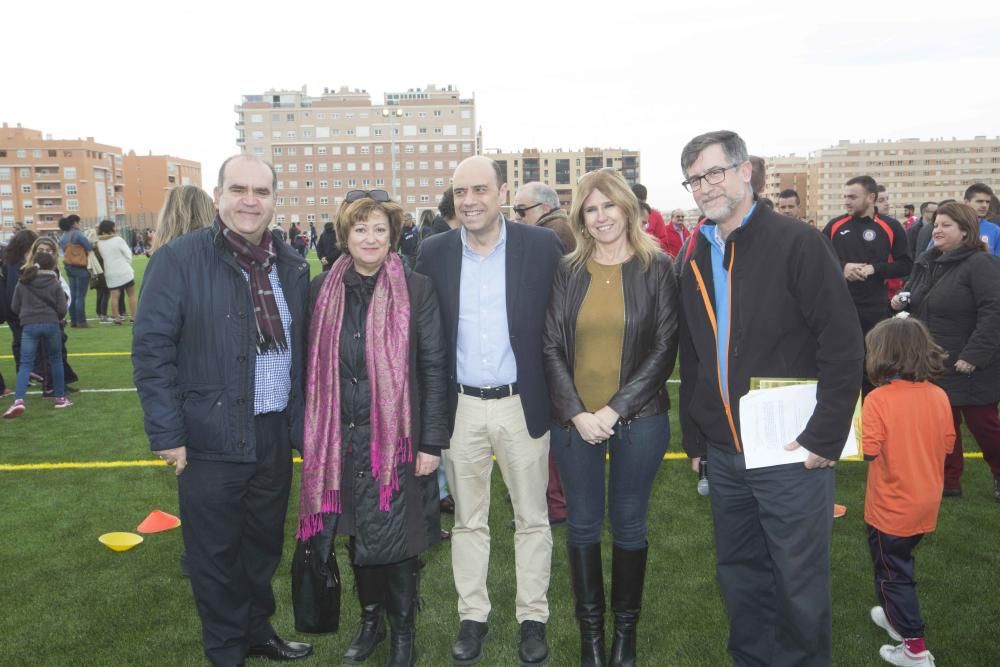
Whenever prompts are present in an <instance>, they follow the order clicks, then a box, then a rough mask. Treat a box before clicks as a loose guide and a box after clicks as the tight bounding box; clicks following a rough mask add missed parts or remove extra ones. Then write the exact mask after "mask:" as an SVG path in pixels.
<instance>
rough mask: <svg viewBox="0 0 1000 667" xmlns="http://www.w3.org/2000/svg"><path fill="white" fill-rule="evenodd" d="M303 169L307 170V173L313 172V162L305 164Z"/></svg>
mask: <svg viewBox="0 0 1000 667" xmlns="http://www.w3.org/2000/svg"><path fill="white" fill-rule="evenodd" d="M302 170H303V171H305V172H306V173H307V174H311V173H312V170H313V166H312V164H304V165H302Z"/></svg>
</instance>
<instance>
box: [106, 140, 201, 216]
mask: <svg viewBox="0 0 1000 667" xmlns="http://www.w3.org/2000/svg"><path fill="white" fill-rule="evenodd" d="M122 163H123V165H124V175H125V192H126V193H127V195H128V196H127V197H126V199H125V204H126V206H125V209H126V221H127V224H128V225H129V226H130V227H132V228H134V229H146V228H149V229H152V228H155V227H156V220H157V218H158V217H159V214H160V209H161V208H163V202H164V201H165V200H166V198H167V192H169V191H170V190H171V189H173V188H174V187H176V186H178V185H196V186H198V187H199V188H200V187H202V182H201V163H199V162H195V161H193V160H185V159H184V158H179V157H173V156H171V155H153V154H152V153H150V154H149V155H136V154H135V151H129V152H128V153H126V154H125V155H124V157H123V159H122Z"/></svg>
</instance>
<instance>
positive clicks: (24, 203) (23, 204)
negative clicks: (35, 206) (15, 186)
mask: <svg viewBox="0 0 1000 667" xmlns="http://www.w3.org/2000/svg"><path fill="white" fill-rule="evenodd" d="M22 206H24V208H31V207H32V203H31V200H30V199H25V200H24V201H23V202H22Z"/></svg>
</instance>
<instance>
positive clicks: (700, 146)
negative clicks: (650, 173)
mask: <svg viewBox="0 0 1000 667" xmlns="http://www.w3.org/2000/svg"><path fill="white" fill-rule="evenodd" d="M714 144H721V145H722V150H723V151H724V152H725V153H726V157H727V158H728V159H729V161H730V163H732V164H743V163H744V162H746V161H747V160H748V159H749V156H748V155H747V145H746V143H745V142H744V141H743V139H742V138H740V135H738V134H736V133H735V132H732V131H730V130H717V131H715V132H706V133H705V134H699V135H698V136H697V137H695V138H694V139H692V140H691V141H689V142H688V143H687V146H685V147H684V150H682V151H681V171H682V172H683V173H684V176H685V177H686V176H687V170H688V167H690V166H691V165H692V164H694V161H695V160H697V159H698V156H699V155H701V152H702V151H703V150H705V149H706V148H708V147H709V146H712V145H714Z"/></svg>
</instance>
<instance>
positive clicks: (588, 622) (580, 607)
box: [566, 544, 606, 667]
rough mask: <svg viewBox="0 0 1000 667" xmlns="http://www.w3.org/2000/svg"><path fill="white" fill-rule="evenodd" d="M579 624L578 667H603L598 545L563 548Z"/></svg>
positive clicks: (602, 584) (600, 575) (602, 577)
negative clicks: (566, 557)
mask: <svg viewBox="0 0 1000 667" xmlns="http://www.w3.org/2000/svg"><path fill="white" fill-rule="evenodd" d="M566 553H567V555H568V557H569V573H570V580H571V581H572V584H573V598H574V599H575V601H576V620H577V622H578V623H579V624H580V667H604V665H605V664H606V663H605V661H604V655H605V653H604V573H603V572H602V570H601V545H600V544H587V545H584V546H576V545H572V544H567V545H566Z"/></svg>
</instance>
